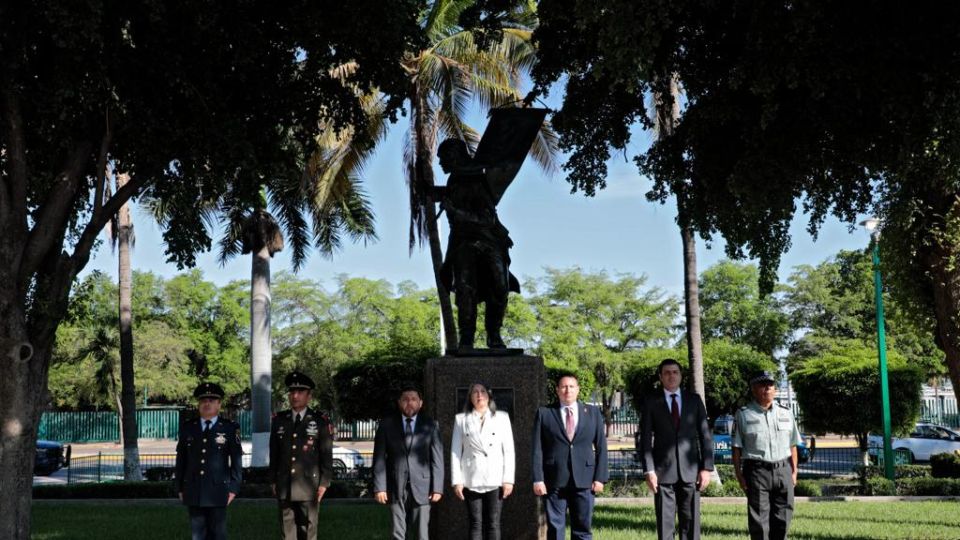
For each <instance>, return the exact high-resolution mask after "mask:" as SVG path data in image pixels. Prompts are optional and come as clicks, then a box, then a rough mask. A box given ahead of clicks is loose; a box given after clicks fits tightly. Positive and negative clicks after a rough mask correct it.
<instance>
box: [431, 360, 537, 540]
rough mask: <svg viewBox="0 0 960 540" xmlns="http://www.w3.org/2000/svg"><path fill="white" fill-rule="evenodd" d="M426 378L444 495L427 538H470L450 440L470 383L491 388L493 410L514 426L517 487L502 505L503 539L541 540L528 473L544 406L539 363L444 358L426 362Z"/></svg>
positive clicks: (433, 512) (531, 481)
mask: <svg viewBox="0 0 960 540" xmlns="http://www.w3.org/2000/svg"><path fill="white" fill-rule="evenodd" d="M424 379H425V380H424V390H425V392H424V394H425V395H424V400H425V403H424V410H425V411H426V412H427V413H428V414H429V415H430V416H432V417H433V418H435V419H436V420H437V422H439V424H440V432H441V437H442V439H443V449H444V463H445V467H444V468H445V477H444V492H443V497H442V499H441V500H440V502H439V503H437V504H436V505H434V507H433V508H432V509H431V510H430V538H431V539H432V540H451V539H452V540H456V539H461V538H464V539H465V538H468V537H469V522H468V517H467V506H466V503H465V502H463V501H461V500H459V499H457V497H456V495H454V493H453V490H452V489H451V487H450V440H451V438H452V436H453V423H454V417H455V416H456V415H457V413H460V412H463V405H464V402H465V401H466V399H467V389H468V387H469V385H470V383H472V382H482V383H484V384H486V385H487V386H488V387H490V388H491V389H492V391H493V399H494V401H495V402H496V404H497V410H502V411H506V412H507V413H508V414H509V415H510V421H511V424H512V425H513V441H514V447H515V451H516V483H515V485H514V492H513V495H511V496H510V498H508V499H507V500H505V501H504V502H503V513H502V515H501V521H500V523H501V529H500V530H501V537H502V538H504V539H510V540H544V539H545V538H546V534H547V533H546V531H547V529H546V521H545V518H544V516H543V512H542V511H541V509H540V500H539V497H537V496H535V495H534V494H533V476H532V474H531V471H530V452H531V440H530V437H531V435H532V433H533V421H534V418H535V415H536V411H537V407H539V406H540V405H542V404H544V403H545V401H544V400H545V395H544V392H545V390H546V374H545V371H544V368H543V360H542V359H541V358H538V357H535V356H525V355H511V356H506V355H505V356H483V357H480V356H477V357H471V356H467V357H464V356H459V357H458V356H444V357H443V358H432V359H430V360H428V361H427V367H426V370H425V373H424Z"/></svg>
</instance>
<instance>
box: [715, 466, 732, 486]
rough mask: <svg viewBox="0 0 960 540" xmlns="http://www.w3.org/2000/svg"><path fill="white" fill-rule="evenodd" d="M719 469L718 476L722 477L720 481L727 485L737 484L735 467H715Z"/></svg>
mask: <svg viewBox="0 0 960 540" xmlns="http://www.w3.org/2000/svg"><path fill="white" fill-rule="evenodd" d="M715 467H716V469H717V474H718V475H720V481H721V482H723V483H724V484H726V483H727V482H733V483H734V484H736V483H737V476H736V474H734V472H733V465H715Z"/></svg>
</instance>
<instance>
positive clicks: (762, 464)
mask: <svg viewBox="0 0 960 540" xmlns="http://www.w3.org/2000/svg"><path fill="white" fill-rule="evenodd" d="M750 391H751V393H752V394H753V401H751V402H750V403H749V404H747V405H745V406H743V407H741V408H740V410H738V411H737V414H736V416H735V419H734V426H733V437H732V444H733V470H734V472H735V473H736V475H737V481H738V482H740V487H742V488H743V490H744V491H745V492H746V493H747V515H748V518H747V524H748V526H749V529H750V538H751V539H752V540H783V539H784V538H786V537H787V528H788V527H789V525H790V518H791V517H792V516H793V488H794V486H795V485H796V484H797V445H798V444H800V442H801V439H800V431H799V430H798V429H797V422H796V420H795V419H794V417H793V412H791V411H790V409H789V408H787V407H786V406H784V405H780V404H777V403H774V398H775V397H776V395H777V387H776V386H775V385H774V379H773V375H772V374H771V373H770V372H768V371H763V372H760V373H757V374H756V375H755V376H754V377H753V378H751V379H750Z"/></svg>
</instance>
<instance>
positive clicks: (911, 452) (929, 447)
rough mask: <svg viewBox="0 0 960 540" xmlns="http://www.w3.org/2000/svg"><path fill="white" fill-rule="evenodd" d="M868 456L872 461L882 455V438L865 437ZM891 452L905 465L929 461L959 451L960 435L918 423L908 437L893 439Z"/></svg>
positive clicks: (874, 435)
mask: <svg viewBox="0 0 960 540" xmlns="http://www.w3.org/2000/svg"><path fill="white" fill-rule="evenodd" d="M867 444H868V446H869V448H868V449H867V452H869V454H870V456H871V457H872V458H874V459H876V458H877V456H878V455H879V454H881V453H883V436H882V435H877V434H875V433H870V434H869V435H868V436H867ZM891 445H892V446H893V450H894V451H895V452H897V454H898V456H903V457H902V458H901V459H903V460H905V461H906V462H907V463H912V462H914V461H930V456H932V455H934V454H941V453H944V452H955V451H957V450H960V433H957V432H956V431H954V430H952V429H950V428H946V427H943V426H938V425H936V424H927V423H924V422H921V423H918V424H916V425H915V426H914V427H913V431H911V432H910V436H909V437H894V438H893V439H892V440H891Z"/></svg>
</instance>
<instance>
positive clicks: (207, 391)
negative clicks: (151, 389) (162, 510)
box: [173, 382, 243, 540]
mask: <svg viewBox="0 0 960 540" xmlns="http://www.w3.org/2000/svg"><path fill="white" fill-rule="evenodd" d="M223 394H224V392H223V388H221V387H220V385H218V384H214V383H209V382H206V383H202V384H200V386H197V388H196V390H194V392H193V395H194V397H196V398H197V400H198V407H197V408H198V409H199V410H200V418H199V419H197V420H191V421H189V422H186V423H184V424H183V425H182V426H181V427H180V437H179V439H178V440H177V462H176V473H175V474H176V475H175V476H174V481H173V482H174V488H175V489H176V490H177V495H178V496H179V497H180V500H181V501H183V504H185V505H186V506H187V511H188V512H189V514H190V531H191V535H192V538H193V540H225V539H226V538H227V505H229V504H230V503H231V502H233V499H234V497H236V496H237V493H240V483H241V481H242V477H243V464H242V462H241V459H242V455H243V450H242V449H241V448H240V426H239V425H237V424H236V423H234V422H231V421H230V420H227V419H226V418H222V417H221V416H220V400H221V399H223Z"/></svg>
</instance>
